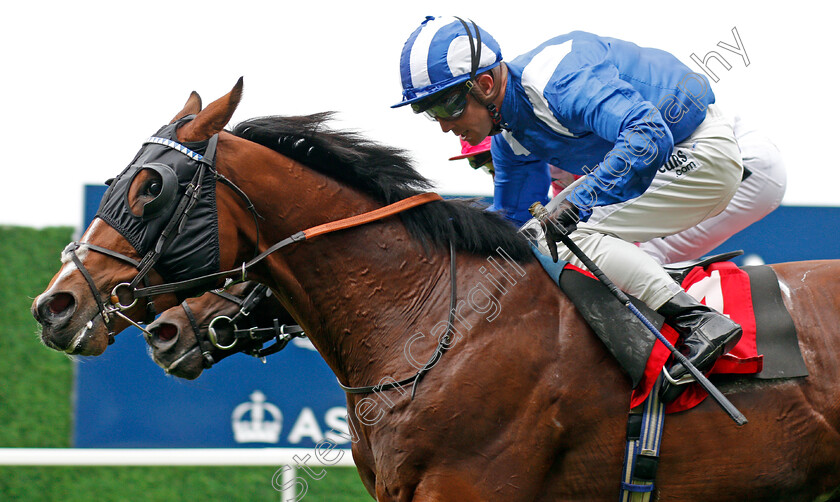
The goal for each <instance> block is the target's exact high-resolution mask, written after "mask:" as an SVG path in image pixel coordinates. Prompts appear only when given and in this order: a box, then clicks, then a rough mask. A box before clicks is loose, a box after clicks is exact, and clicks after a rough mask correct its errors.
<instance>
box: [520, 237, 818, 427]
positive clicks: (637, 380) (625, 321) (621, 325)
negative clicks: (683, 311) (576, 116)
mask: <svg viewBox="0 0 840 502" xmlns="http://www.w3.org/2000/svg"><path fill="white" fill-rule="evenodd" d="M534 253H535V255H536V256H537V258H538V259H539V261H540V263H542V264H543V268H545V269H546V272H547V273H548V274H549V275H550V276H551V277H552V279H553V280H555V283H556V284H558V286H559V287H560V289H561V290H562V291H563V293H564V294H566V296H568V297H569V299H570V300H571V301H572V303H573V304H574V305H575V307H577V309H578V311H579V312H580V313H581V315H582V316H583V318H584V319H585V320H586V322H587V323H588V324H589V326H590V327H591V328H592V330H593V331H594V332H595V334H596V335H597V336H598V338H599V339H600V340H601V341H602V342H603V343H604V345H605V346H606V348H607V350H608V351H609V352H610V354H612V355H613V357H614V358H615V359H616V361H618V363H619V365H620V366H621V367H622V369H623V370H624V371H625V372H626V373H627V375H628V377H629V378H630V380H631V383H632V386H633V389H634V393H633V396H632V399H631V406H636V405H638V404H641V403H642V402H643V401H644V399H645V397H647V395H648V394H649V393H650V390H651V388H652V387H653V384H654V382H655V380H656V378H657V377H658V375H659V373H660V372H661V369H662V366H663V365H664V364H665V363H666V361H667V359H668V357H669V356H670V353H669V352H668V351H667V349H666V348H665V347H664V345H662V344H661V343H657V341H656V337H655V336H654V335H653V334H652V333H651V332H650V331H649V330H648V329H647V328H646V327H645V326H644V325H643V324H642V323H641V321H639V320H638V319H637V318H636V316H635V315H633V314H632V313H631V312H630V311H629V310H628V309H627V308H626V307H625V306H624V305H622V304H621V303H619V302H618V301H617V300H616V299H615V297H614V296H612V294H611V293H610V292H609V291H608V290H607V289H606V287H604V286H603V285H602V284H601V283H600V281H598V280H597V279H596V278H595V277H594V276H592V275H591V274H589V273H588V272H586V271H583V270H581V269H579V268H577V267H574V266H573V265H570V264H568V263H565V262H561V263H556V264H555V263H554V262H552V260H551V259H550V258H548V257H547V256H545V255H543V254H542V253H540V252H539V250H537V249H534ZM741 254H743V252H742V251H733V252H729V253H723V254H719V255H715V256H708V257H704V258H700V259H698V260H693V261H690V262H682V263H677V264H672V265H668V266H666V267H664V268H665V269H666V271H668V273H669V274H670V275H671V276H672V277H673V278H674V279H675V280H676V281H678V282H679V283H680V284H681V285H682V286H683V288H685V289H687V290H688V291H689V292H690V293H696V291H695V290H692V285H694V284H698V283H699V282H700V281H703V280H704V278H706V277H707V276H709V275H710V274H711V275H713V276H715V277H719V276H720V274H721V273H723V274H724V276H727V275H728V276H733V277H737V279H738V281H737V285H738V286H737V287H732V288H730V289H731V290H730V291H724V292H723V294H724V295H725V296H726V298H727V302H728V303H727V305H734V304H736V303H738V302H736V301H735V300H734V299H733V295H735V296H737V297H739V298H740V304H741V305H742V306H743V307H742V308H741V310H743V313H741V314H739V316H737V317H735V316H733V319H734V320H736V321H738V322H739V323H740V324H742V326H743V327H744V328H745V329H744V336H743V337H742V340H741V341H740V342H739V343H738V345H737V346H736V348H735V349H733V350H732V352H731V353H730V354H727V355H725V356H724V357H722V358H721V360H719V362H718V363H717V364H715V367H714V368H713V369H712V373H713V374H714V373H717V374H741V375H743V376H745V377H748V378H758V379H778V378H794V377H803V376H807V375H808V371H807V368H806V367H805V363H804V361H803V359H802V354H801V353H800V351H799V343H798V339H797V336H796V329H795V327H794V325H793V320H792V318H791V316H790V314H789V313H788V311H787V309H786V308H785V306H784V302H783V301H782V297H781V290H780V288H779V283H778V279H777V278H776V274H775V272H774V271H773V269H772V268H770V267H768V266H766V265H759V266H747V267H743V268H738V267H737V266H735V264H734V263H731V262H730V261H729V260H731V259H732V258H734V257H736V256H739V255H741ZM715 270H716V271H717V272H715ZM715 274H716V275H715ZM698 289H699V290H700V292H701V293H702V289H703V288H702V287H698ZM698 299H701V300H702V298H698ZM631 301H632V302H633V304H634V305H635V306H636V307H637V308H638V309H639V310H640V311H641V312H642V314H644V316H645V317H647V319H648V320H649V321H651V323H652V324H653V325H654V326H656V327H657V328H658V329H659V330H660V332H662V334H663V335H665V337H666V338H668V339H669V340H670V341H672V343H674V342H676V341H677V339H678V334H677V333H676V331H674V330H673V329H671V328H670V326H667V325H663V324H664V319H663V318H662V316H661V315H659V314H657V313H656V312H655V311H653V310H651V309H650V308H649V307H647V305H645V304H644V303H642V302H641V301H639V300H638V299H635V298H632V297H631ZM707 304H708V300H707ZM690 385H692V386H693V387H696V389H688V390H687V391H686V392H685V393H684V396H685V398H683V397H682V396H681V398H680V399H678V400H677V401H675V402H674V403H671V404H670V405H669V406H668V408H667V411H668V412H669V413H672V412H675V411H682V410H684V409H689V408H691V407H693V406H696V405H697V404H699V403H700V402H702V401H703V399H705V397H706V395H705V391H703V390H702V389H701V388H700V387H699V386H698V385H695V384H690Z"/></svg>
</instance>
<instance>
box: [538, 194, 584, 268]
mask: <svg viewBox="0 0 840 502" xmlns="http://www.w3.org/2000/svg"><path fill="white" fill-rule="evenodd" d="M578 221H580V216H578V208H577V206H575V205H574V204H572V203H571V202H569V200H568V199H565V200H563V202H561V203H560V204H559V205H558V206H557V207H556V208H554V210H553V211H551V213H550V214H549V215H548V217H546V218H541V219H540V224H541V225H542V228H543V231H544V232H545V243H546V244H547V245H548V250H549V252H550V253H551V259H552V260H554V263H557V243H558V242H562V239H561V236H562V235H569V234H570V233H572V232H574V231H575V230H576V229H577V222H578Z"/></svg>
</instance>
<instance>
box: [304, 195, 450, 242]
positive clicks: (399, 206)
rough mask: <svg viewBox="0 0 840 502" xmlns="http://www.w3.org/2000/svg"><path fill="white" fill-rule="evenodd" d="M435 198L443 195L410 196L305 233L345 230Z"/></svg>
mask: <svg viewBox="0 0 840 502" xmlns="http://www.w3.org/2000/svg"><path fill="white" fill-rule="evenodd" d="M435 200H443V197H441V196H440V195H438V194H436V193H434V192H426V193H421V194H418V195H414V196H412V197H409V198H407V199H403V200H400V201H397V202H394V203H393V204H389V205H387V206H385V207H380V208H379V209H374V210H373V211H370V212H367V213H362V214H358V215H356V216H351V217H349V218H344V219H343V220H338V221H331V222H329V223H324V224H323V225H318V226H316V227H312V228H308V229H306V230H304V231H303V233H304V235H305V236H306V238H307V239H311V238H313V237H317V236H319V235H321V234H326V233H329V232H335V231H336V230H344V229H345V228H350V227H355V226H358V225H364V224H365V223H370V222H372V221H376V220H381V219H383V218H387V217H388V216H392V215H394V214H397V213H399V212H402V211H405V210H406V209H411V208H413V207H416V206H419V205H422V204H425V203H427V202H432V201H435Z"/></svg>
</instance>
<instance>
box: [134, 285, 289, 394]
mask: <svg viewBox="0 0 840 502" xmlns="http://www.w3.org/2000/svg"><path fill="white" fill-rule="evenodd" d="M294 323H295V320H294V319H293V318H292V316H291V315H290V314H289V313H288V312H287V311H286V309H284V308H283V306H282V305H281V304H280V302H279V301H277V298H276V297H275V296H274V295H273V294H271V290H270V289H267V287H266V286H263V285H261V284H258V283H256V282H252V281H245V282H240V283H236V284H232V285H231V286H229V287H227V288H225V290H224V291H221V290H219V291H210V292H207V293H204V294H203V295H201V296H199V297H198V298H188V299H186V300H184V302H183V303H182V304H181V305H179V306H177V307H172V308H170V309H168V310H166V311H165V312H163V313H161V314H160V316H159V317H158V318H157V319H155V322H153V323H151V324H149V325H148V327H147V328H146V337H145V338H146V343H147V344H148V347H149V354H150V356H151V357H152V360H153V361H154V362H155V364H157V365H158V366H160V367H161V368H163V370H164V371H166V373H168V374H170V375H173V376H176V377H179V378H184V379H187V380H194V379H196V378H198V377H199V376H201V373H202V372H203V371H204V370H205V369H207V368H210V367H211V366H213V365H214V364H216V363H218V362H219V361H221V360H222V359H224V358H226V357H229V356H231V355H233V354H236V353H239V352H242V353H244V354H248V355H251V356H255V357H266V356H269V355H271V354H274V353H276V352H278V351H280V350H282V349H283V347H285V345H286V344H287V343H288V342H289V341H290V340H291V339H292V338H293V337H296V336H300V335H302V330H300V329H299V326H296V325H295V324H294ZM211 327H212V328H213V329H212V330H211ZM272 342H273V343H272ZM266 343H271V345H268V346H267V347H264V345H265V344H266Z"/></svg>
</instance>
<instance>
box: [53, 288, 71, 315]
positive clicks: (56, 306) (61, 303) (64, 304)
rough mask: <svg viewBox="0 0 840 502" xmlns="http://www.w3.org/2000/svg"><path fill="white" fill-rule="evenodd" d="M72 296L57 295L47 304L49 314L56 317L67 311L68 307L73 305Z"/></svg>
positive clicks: (65, 294) (67, 294)
mask: <svg viewBox="0 0 840 502" xmlns="http://www.w3.org/2000/svg"><path fill="white" fill-rule="evenodd" d="M73 302H74V300H73V295H71V294H69V293H58V294H56V295H55V296H54V297H53V299H52V300H51V301H50V302H49V303H48V304H47V306H48V307H49V309H50V314H52V315H57V314H60V313H62V312H64V311H65V310H67V309H68V308H69V307H70V306H72V305H73Z"/></svg>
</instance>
